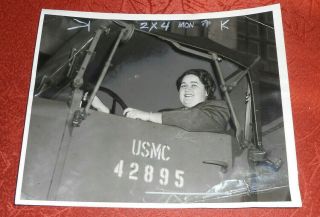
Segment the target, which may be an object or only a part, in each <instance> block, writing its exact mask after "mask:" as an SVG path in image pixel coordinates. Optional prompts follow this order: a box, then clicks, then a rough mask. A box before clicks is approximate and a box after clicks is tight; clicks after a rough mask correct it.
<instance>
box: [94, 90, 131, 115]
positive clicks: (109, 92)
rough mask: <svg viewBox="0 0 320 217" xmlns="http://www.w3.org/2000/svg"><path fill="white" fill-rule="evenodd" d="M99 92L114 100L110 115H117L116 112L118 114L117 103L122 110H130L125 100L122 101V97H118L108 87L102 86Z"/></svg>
mask: <svg viewBox="0 0 320 217" xmlns="http://www.w3.org/2000/svg"><path fill="white" fill-rule="evenodd" d="M99 91H102V92H104V93H106V94H108V95H109V96H111V98H112V106H111V109H110V114H115V112H116V104H117V103H118V104H119V105H120V107H121V108H122V110H125V109H126V108H128V106H127V104H126V103H125V102H124V101H123V99H121V98H120V96H118V94H116V93H115V92H113V91H112V90H110V89H108V88H106V87H101V86H100V88H99Z"/></svg>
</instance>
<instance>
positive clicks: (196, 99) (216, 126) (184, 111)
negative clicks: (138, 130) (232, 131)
mask: <svg viewBox="0 0 320 217" xmlns="http://www.w3.org/2000/svg"><path fill="white" fill-rule="evenodd" d="M176 85H177V89H178V91H179V98H180V102H181V103H182V105H183V107H181V108H177V109H171V110H169V111H164V112H157V113H152V112H145V111H141V110H138V109H134V108H127V109H126V110H124V113H123V114H124V115H125V116H126V117H128V118H133V119H140V120H144V121H151V122H154V123H159V124H165V125H170V126H176V127H179V128H182V129H184V130H187V131H192V132H215V133H223V132H225V131H226V130H227V126H228V123H229V119H230V113H229V109H228V106H227V104H226V103H225V101H222V100H214V97H213V93H214V90H215V85H214V81H213V79H212V77H211V75H210V74H209V73H208V72H207V71H206V70H203V69H190V70H188V71H186V72H184V73H183V74H182V75H181V76H180V77H179V78H178V80H177V82H176Z"/></svg>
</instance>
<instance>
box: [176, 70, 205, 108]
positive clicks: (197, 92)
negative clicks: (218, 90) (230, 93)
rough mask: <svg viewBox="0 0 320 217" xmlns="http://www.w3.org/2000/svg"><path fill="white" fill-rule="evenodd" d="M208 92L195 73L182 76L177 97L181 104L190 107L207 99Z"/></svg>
mask: <svg viewBox="0 0 320 217" xmlns="http://www.w3.org/2000/svg"><path fill="white" fill-rule="evenodd" d="M207 96H208V93H207V91H206V89H205V87H204V85H203V84H202V82H201V81H200V79H199V78H198V76H196V75H186V76H184V77H183V79H182V82H181V86H180V90H179V97H180V101H181V103H182V105H184V106H185V107H187V108H191V107H193V106H195V105H197V104H199V103H201V102H204V101H205V100H206V99H207Z"/></svg>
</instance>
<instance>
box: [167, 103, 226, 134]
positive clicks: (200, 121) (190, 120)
mask: <svg viewBox="0 0 320 217" xmlns="http://www.w3.org/2000/svg"><path fill="white" fill-rule="evenodd" d="M229 119H230V112H229V109H228V106H227V104H226V102H225V101H222V100H207V101H205V102H202V103H199V104H198V105H196V106H194V107H192V108H179V109H174V110H172V111H165V112H162V124H165V125H170V126H176V127H179V128H182V129H184V130H187V131H191V132H214V133H223V132H225V131H226V130H227V126H228V123H229Z"/></svg>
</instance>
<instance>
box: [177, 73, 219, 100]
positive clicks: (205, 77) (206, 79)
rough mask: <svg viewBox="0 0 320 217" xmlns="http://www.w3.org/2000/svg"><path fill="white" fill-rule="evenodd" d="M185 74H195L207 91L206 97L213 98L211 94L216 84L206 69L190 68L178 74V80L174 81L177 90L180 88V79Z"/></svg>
mask: <svg viewBox="0 0 320 217" xmlns="http://www.w3.org/2000/svg"><path fill="white" fill-rule="evenodd" d="M186 75H195V76H197V77H198V78H199V80H200V81H201V82H202V84H203V85H204V88H205V89H206V91H207V93H208V99H214V95H213V94H214V91H215V89H216V85H215V83H214V80H213V78H212V76H211V75H210V73H209V72H208V71H206V70H204V69H190V70H188V71H185V72H184V73H183V74H182V75H180V77H179V78H178V80H177V82H176V86H177V89H178V91H179V90H180V86H181V83H182V79H183V78H184V77H185V76H186Z"/></svg>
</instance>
